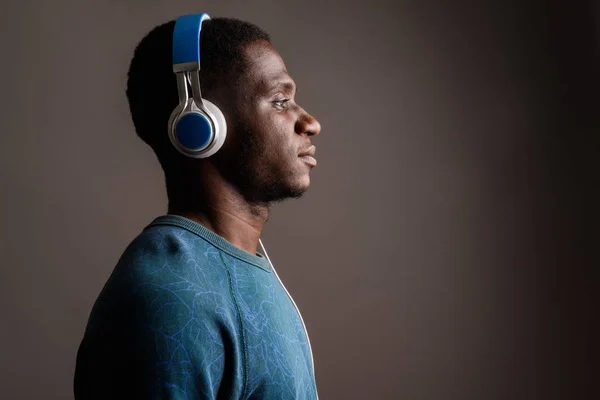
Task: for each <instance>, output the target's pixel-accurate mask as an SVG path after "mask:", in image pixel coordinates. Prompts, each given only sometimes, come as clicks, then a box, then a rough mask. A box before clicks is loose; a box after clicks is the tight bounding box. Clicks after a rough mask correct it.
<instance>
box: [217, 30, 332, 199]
mask: <svg viewBox="0 0 600 400" xmlns="http://www.w3.org/2000/svg"><path fill="white" fill-rule="evenodd" d="M245 55H246V58H247V62H248V65H247V67H246V69H245V71H244V73H243V75H242V76H241V79H240V82H239V84H238V85H236V87H235V89H234V92H235V94H234V95H233V97H234V99H233V101H232V102H231V106H232V107H228V109H227V110H226V111H225V116H226V118H227V124H228V127H227V130H228V133H227V139H226V142H225V145H224V147H223V148H222V149H221V151H219V152H218V153H217V156H218V157H216V159H215V161H216V162H217V163H218V164H219V166H220V169H221V171H223V173H224V174H225V175H226V177H227V179H228V180H230V181H231V182H232V183H233V184H235V185H236V186H237V187H238V188H239V189H240V191H241V193H242V194H243V195H244V196H245V198H246V199H247V200H249V201H254V202H265V203H271V202H277V201H281V200H283V199H286V198H290V197H300V196H301V195H302V194H303V193H304V192H305V191H306V190H307V189H308V187H309V185H310V171H311V169H312V168H313V167H314V165H315V164H316V162H315V161H316V160H314V159H313V158H312V157H310V156H309V157H304V156H303V154H306V153H311V152H312V154H314V147H313V146H312V144H311V137H312V136H314V135H318V134H319V132H320V130H321V126H320V124H319V122H318V121H317V120H316V119H315V118H313V117H312V116H311V115H310V114H308V113H307V112H306V111H305V110H304V109H303V108H302V107H300V106H299V105H298V104H297V103H296V101H295V94H296V87H295V83H294V81H293V80H292V78H291V77H290V76H289V75H288V73H287V70H286V67H285V64H284V62H283V60H282V58H281V56H280V55H279V53H278V52H277V51H276V50H275V49H274V48H273V47H272V45H271V44H269V43H268V42H266V41H255V42H251V43H249V44H248V45H246V47H245Z"/></svg>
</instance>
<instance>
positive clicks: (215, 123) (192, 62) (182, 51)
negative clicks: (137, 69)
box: [169, 14, 227, 158]
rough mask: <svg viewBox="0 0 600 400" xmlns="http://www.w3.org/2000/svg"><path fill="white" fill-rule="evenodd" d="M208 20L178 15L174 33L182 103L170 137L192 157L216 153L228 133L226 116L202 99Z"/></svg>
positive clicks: (203, 16) (175, 69)
mask: <svg viewBox="0 0 600 400" xmlns="http://www.w3.org/2000/svg"><path fill="white" fill-rule="evenodd" d="M207 19H210V17H209V16H208V14H192V15H184V16H182V17H179V18H177V21H176V22H175V31H174V32H173V72H174V73H175V75H176V76H177V91H178V92H179V105H178V106H177V107H176V108H175V110H173V112H172V113H171V117H170V118H169V138H170V139H171V143H172V144H173V146H175V148H176V149H177V150H179V152H181V153H182V154H184V155H186V156H188V157H192V158H206V157H209V156H211V155H213V154H215V153H216V152H217V151H218V150H219V149H220V148H221V146H223V143H224V142H225V137H226V135H227V124H226V123H225V116H224V115H223V113H222V112H221V110H219V108H218V107H217V106H216V105H214V104H213V103H211V102H210V101H208V100H206V99H203V98H202V93H201V91H200V76H199V74H198V71H200V46H199V43H200V29H201V28H202V22H204V21H205V20H207ZM188 88H191V96H190V95H189V92H188Z"/></svg>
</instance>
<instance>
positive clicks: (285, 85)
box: [269, 81, 296, 92]
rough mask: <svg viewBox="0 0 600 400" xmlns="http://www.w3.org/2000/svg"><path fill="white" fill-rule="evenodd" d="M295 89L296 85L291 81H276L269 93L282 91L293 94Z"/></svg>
mask: <svg viewBox="0 0 600 400" xmlns="http://www.w3.org/2000/svg"><path fill="white" fill-rule="evenodd" d="M295 89H296V84H294V82H291V81H278V82H276V83H275V84H273V85H272V86H271V88H270V89H269V91H273V90H283V91H285V92H293V91H294V90H295Z"/></svg>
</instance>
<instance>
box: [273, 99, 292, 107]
mask: <svg viewBox="0 0 600 400" xmlns="http://www.w3.org/2000/svg"><path fill="white" fill-rule="evenodd" d="M289 101H290V99H281V100H275V101H274V102H273V104H275V106H276V107H277V108H285V107H286V106H287V103H288V102H289Z"/></svg>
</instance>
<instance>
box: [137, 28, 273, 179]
mask: <svg viewBox="0 0 600 400" xmlns="http://www.w3.org/2000/svg"><path fill="white" fill-rule="evenodd" d="M174 29H175V21H174V20H173V21H169V22H167V23H164V24H162V25H159V26H156V27H155V28H154V29H152V30H151V31H150V32H149V33H148V34H147V35H146V36H145V37H144V38H143V39H142V40H141V41H140V43H139V44H138V45H137V47H136V49H135V51H134V55H133V59H132V60H131V64H130V67H129V72H128V74H127V89H126V94H127V99H128V101H129V110H130V112H131V118H132V120H133V124H134V126H135V130H136V133H137V135H138V136H139V137H140V138H141V139H142V140H143V141H144V142H145V143H147V144H148V145H149V146H150V147H152V149H153V150H154V152H155V153H156V155H157V156H158V159H159V161H160V162H161V164H163V160H162V154H161V152H162V150H163V149H164V146H169V145H170V142H169V140H168V134H167V128H168V126H167V125H168V121H169V117H170V115H171V113H172V111H173V109H174V108H175V107H176V106H177V104H178V103H179V98H178V94H177V80H176V77H175V74H174V73H173V64H172V48H173V42H172V41H173V31H174ZM200 36H201V37H200V40H201V44H202V45H201V46H200V58H201V60H202V70H201V73H200V83H201V86H202V95H203V96H206V95H207V94H210V92H211V90H212V89H213V88H214V87H215V86H216V85H219V84H221V83H224V81H226V80H231V79H235V76H236V75H239V74H240V72H241V71H243V68H244V67H245V65H246V63H245V58H244V52H243V47H244V45H246V44H247V43H250V42H253V41H256V40H265V41H267V42H271V38H270V36H269V34H268V33H267V32H265V31H264V30H262V29H261V28H259V27H258V26H256V25H254V24H252V23H249V22H246V21H241V20H239V19H236V18H214V19H210V20H207V21H204V22H203V23H202V30H201V33H200ZM164 167H165V165H163V168H164Z"/></svg>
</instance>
